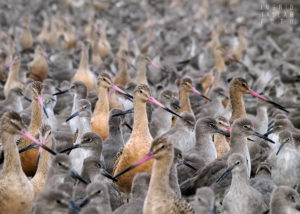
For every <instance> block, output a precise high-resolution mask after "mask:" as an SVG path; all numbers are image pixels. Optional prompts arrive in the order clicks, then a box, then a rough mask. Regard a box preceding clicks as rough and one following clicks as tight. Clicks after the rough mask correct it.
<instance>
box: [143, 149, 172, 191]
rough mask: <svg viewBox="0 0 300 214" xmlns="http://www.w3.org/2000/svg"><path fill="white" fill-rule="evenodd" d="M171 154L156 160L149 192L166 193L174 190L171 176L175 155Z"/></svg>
mask: <svg viewBox="0 0 300 214" xmlns="http://www.w3.org/2000/svg"><path fill="white" fill-rule="evenodd" d="M169 156H170V155H168V156H164V157H162V158H161V159H159V160H155V161H154V164H153V167H152V173H151V180H150V184H149V190H148V194H154V195H166V194H167V193H169V192H171V191H172V190H171V187H170V184H169V177H170V170H171V167H172V162H173V159H174V157H173V155H171V157H169Z"/></svg>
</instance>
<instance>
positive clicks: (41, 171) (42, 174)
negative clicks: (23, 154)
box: [32, 137, 52, 181]
mask: <svg viewBox="0 0 300 214" xmlns="http://www.w3.org/2000/svg"><path fill="white" fill-rule="evenodd" d="M46 146H47V147H49V148H51V147H52V138H51V137H49V140H48V142H47V143H46ZM40 155H41V157H40V160H39V165H38V167H37V170H36V173H35V175H34V177H33V178H32V180H33V181H39V180H40V181H41V180H43V181H45V180H46V177H47V174H48V170H49V167H50V165H51V154H50V153H49V152H47V151H44V150H43V151H42V153H41V154H40Z"/></svg>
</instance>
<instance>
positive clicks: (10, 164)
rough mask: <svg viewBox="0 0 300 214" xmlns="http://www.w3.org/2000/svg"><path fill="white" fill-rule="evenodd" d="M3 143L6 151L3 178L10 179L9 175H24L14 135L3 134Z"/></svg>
mask: <svg viewBox="0 0 300 214" xmlns="http://www.w3.org/2000/svg"><path fill="white" fill-rule="evenodd" d="M1 141H2V145H3V151H4V163H3V169H2V173H1V177H9V174H11V173H13V174H22V173H23V170H22V166H21V161H20V157H19V151H18V147H17V145H16V142H15V140H14V135H12V134H10V133H7V132H5V131H4V132H2V136H1Z"/></svg>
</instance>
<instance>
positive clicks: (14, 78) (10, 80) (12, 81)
mask: <svg viewBox="0 0 300 214" xmlns="http://www.w3.org/2000/svg"><path fill="white" fill-rule="evenodd" d="M20 64H21V59H20V56H19V55H16V56H14V58H13V62H12V65H11V66H10V68H9V73H8V77H7V80H6V83H5V86H4V96H5V97H7V96H8V93H9V91H10V90H11V89H12V88H15V87H19V88H21V89H25V86H24V83H22V82H21V81H20V79H19V72H20Z"/></svg>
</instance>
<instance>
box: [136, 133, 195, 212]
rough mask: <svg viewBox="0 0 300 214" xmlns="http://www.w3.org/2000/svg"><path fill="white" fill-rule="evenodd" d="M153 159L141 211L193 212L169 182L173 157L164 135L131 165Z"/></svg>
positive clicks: (171, 148) (169, 144)
mask: <svg viewBox="0 0 300 214" xmlns="http://www.w3.org/2000/svg"><path fill="white" fill-rule="evenodd" d="M153 158H154V159H155V161H154V165H153V169H152V174H151V180H150V185H149V189H148V193H147V196H146V199H145V202H144V207H143V213H145V214H148V213H151V214H153V213H160V214H164V213H195V212H194V210H193V208H192V206H191V205H190V204H189V203H187V202H186V201H185V200H183V199H180V198H178V197H177V196H176V194H175V193H174V192H173V191H172V189H171V187H170V184H169V175H170V169H171V166H172V162H173V158H174V149H173V146H172V144H171V142H170V141H169V140H168V139H167V138H165V137H159V138H157V139H155V140H154V141H153V142H152V144H151V148H150V151H149V152H148V154H146V155H145V156H144V157H143V158H142V159H140V160H139V161H137V162H136V163H134V164H133V165H132V167H137V166H139V165H140V164H142V163H145V162H146V161H149V160H151V159H153Z"/></svg>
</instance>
